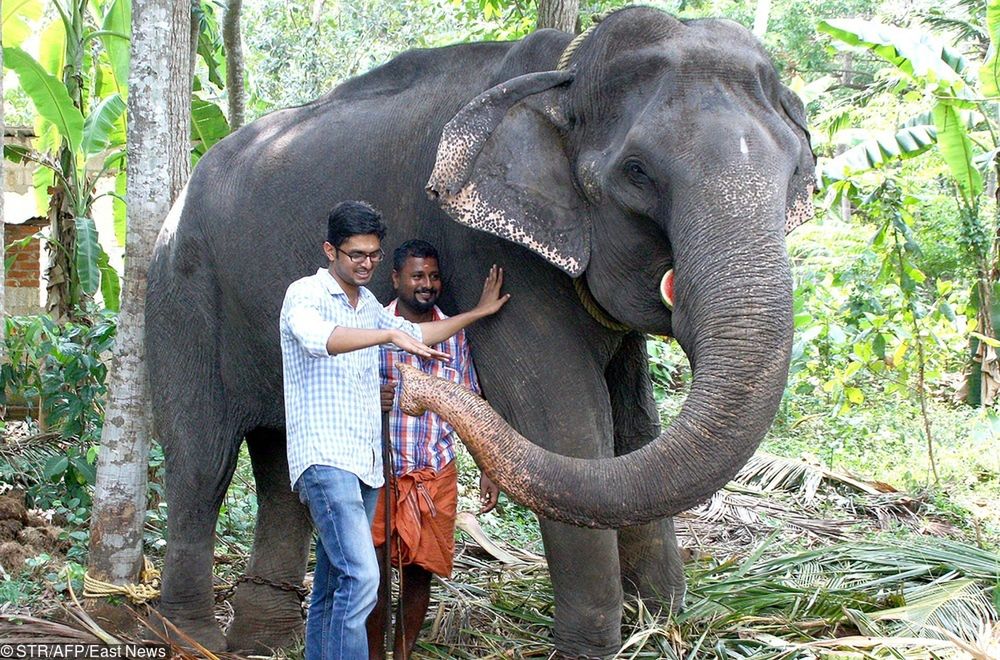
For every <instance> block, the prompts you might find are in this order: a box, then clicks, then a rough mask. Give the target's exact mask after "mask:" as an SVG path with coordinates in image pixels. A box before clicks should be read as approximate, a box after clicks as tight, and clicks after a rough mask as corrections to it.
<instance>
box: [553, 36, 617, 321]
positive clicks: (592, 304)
mask: <svg viewBox="0 0 1000 660" xmlns="http://www.w3.org/2000/svg"><path fill="white" fill-rule="evenodd" d="M597 25H598V23H597V22H595V23H594V24H593V25H591V26H590V27H589V28H587V29H586V30H584V31H583V32H581V33H580V34H578V35H576V36H575V37H573V40H572V41H571V42H569V45H568V46H566V49H565V50H564V51H563V53H562V55H561V56H560V57H559V67H558V68H559V69H560V70H562V69H565V68H566V67H568V66H569V61H570V60H571V59H572V58H573V54H574V53H576V50H577V48H579V47H580V44H582V43H583V42H584V40H585V39H586V38H587V37H588V36H590V33H591V32H593V31H594V28H596V27H597ZM573 288H574V289H576V296H577V298H579V299H580V303H581V304H582V305H583V308H584V309H586V310H587V313H588V314H590V315H591V316H592V317H593V318H594V320H595V321H597V322H598V323H600V324H601V325H602V326H604V327H605V328H607V329H608V330H614V331H616V332H627V331H629V330H631V328H630V327H629V326H627V325H625V324H624V323H619V322H618V321H616V320H615V319H614V318H612V317H611V315H610V314H608V313H607V312H606V311H604V308H603V307H601V305H600V304H599V303H598V302H597V300H596V299H595V298H594V294H593V293H591V292H590V287H588V286H587V276H586V273H583V274H581V275H580V277H576V278H574V279H573Z"/></svg>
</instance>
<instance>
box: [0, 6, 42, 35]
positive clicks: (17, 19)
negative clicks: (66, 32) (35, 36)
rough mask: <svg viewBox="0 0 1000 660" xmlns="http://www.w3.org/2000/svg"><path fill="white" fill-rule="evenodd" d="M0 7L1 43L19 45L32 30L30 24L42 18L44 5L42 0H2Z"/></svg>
mask: <svg viewBox="0 0 1000 660" xmlns="http://www.w3.org/2000/svg"><path fill="white" fill-rule="evenodd" d="M2 5H3V7H2V9H0V16H2V19H0V20H2V21H3V43H4V44H6V45H7V46H20V45H21V43H22V42H23V41H24V40H25V39H27V38H28V37H29V36H30V35H31V32H32V28H31V25H29V23H34V22H36V21H38V20H40V19H41V18H42V14H43V13H44V12H45V6H44V4H43V3H42V0H4V1H3V3H2Z"/></svg>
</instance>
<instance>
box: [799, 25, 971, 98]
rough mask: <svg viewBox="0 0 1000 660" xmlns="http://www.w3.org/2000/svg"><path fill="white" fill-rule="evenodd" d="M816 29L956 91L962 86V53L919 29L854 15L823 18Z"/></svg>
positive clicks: (963, 84)
mask: <svg viewBox="0 0 1000 660" xmlns="http://www.w3.org/2000/svg"><path fill="white" fill-rule="evenodd" d="M817 29H818V30H819V31H820V32H825V33H827V34H829V35H831V36H832V37H834V38H836V39H838V40H840V41H842V42H843V43H846V44H848V45H851V46H855V47H859V48H865V49H867V50H870V51H872V52H873V53H875V54H876V55H878V56H879V57H881V58H882V59H884V60H885V61H887V62H889V63H890V64H892V65H894V66H896V67H897V68H899V69H900V70H901V71H903V72H904V73H906V74H907V75H909V76H912V77H914V78H919V79H925V80H927V81H928V82H931V83H938V84H940V85H943V86H945V87H953V88H954V91H955V92H956V93H957V92H959V91H960V90H961V89H962V88H964V87H965V82H964V80H963V78H962V76H963V75H964V74H965V73H966V70H967V68H968V65H967V62H966V60H965V58H964V57H963V56H962V54H961V53H959V52H958V51H956V50H954V49H952V48H950V47H948V46H946V45H945V44H943V43H942V42H941V41H940V40H939V39H937V38H936V37H934V36H933V35H930V34H928V33H926V32H923V31H921V30H916V29H910V28H900V27H896V26H894V25H885V24H882V23H878V22H876V21H868V20H863V19H856V18H843V19H830V20H823V21H820V22H819V24H818V25H817Z"/></svg>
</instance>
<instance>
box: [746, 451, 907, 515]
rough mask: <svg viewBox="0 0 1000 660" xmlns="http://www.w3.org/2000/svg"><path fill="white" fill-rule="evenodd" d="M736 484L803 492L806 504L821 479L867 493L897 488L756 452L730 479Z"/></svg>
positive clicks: (798, 461) (763, 489) (807, 462)
mask: <svg viewBox="0 0 1000 660" xmlns="http://www.w3.org/2000/svg"><path fill="white" fill-rule="evenodd" d="M733 480H734V481H735V482H736V483H739V484H743V485H746V486H755V487H757V488H759V489H760V490H762V491H764V492H771V491H779V490H786V491H793V492H798V493H801V494H802V495H803V499H804V501H805V503H806V504H809V503H811V502H812V501H813V500H815V498H816V493H817V491H818V490H819V486H820V484H821V483H823V482H824V481H825V482H827V483H831V484H834V485H842V486H847V487H849V488H850V489H851V490H854V491H860V492H862V493H866V494H868V495H878V494H879V493H886V492H895V491H896V489H895V488H893V487H892V486H890V485H888V484H884V483H881V482H878V481H873V482H869V481H864V480H861V479H858V478H857V477H855V476H853V475H851V474H848V473H846V472H838V471H834V470H830V469H829V468H826V467H824V466H822V465H819V464H817V463H814V462H809V461H806V460H805V459H791V458H783V457H781V456H775V455H773V454H768V453H767V452H762V451H758V452H757V453H755V454H754V455H753V456H751V457H750V460H749V461H747V464H746V465H744V466H743V468H742V469H741V470H740V471H739V472H737V473H736V476H735V477H734V478H733Z"/></svg>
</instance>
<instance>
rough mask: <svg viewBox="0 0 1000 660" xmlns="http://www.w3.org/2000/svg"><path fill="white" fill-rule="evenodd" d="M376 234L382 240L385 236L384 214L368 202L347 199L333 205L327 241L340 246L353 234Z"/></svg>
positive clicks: (328, 219) (327, 224)
mask: <svg viewBox="0 0 1000 660" xmlns="http://www.w3.org/2000/svg"><path fill="white" fill-rule="evenodd" d="M368 234H374V235H376V236H378V240H379V241H381V240H382V239H383V238H385V224H384V223H383V222H382V214H381V213H379V212H378V211H377V210H375V208H374V207H372V206H371V205H370V204H368V203H367V202H361V201H354V200H351V201H346V202H341V203H340V204H337V205H336V206H334V207H333V210H332V211H330V217H329V218H327V221H326V242H327V243H329V244H330V245H332V246H334V247H340V246H341V245H343V244H344V241H346V240H347V239H349V238H350V237H352V236H366V235H368Z"/></svg>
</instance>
